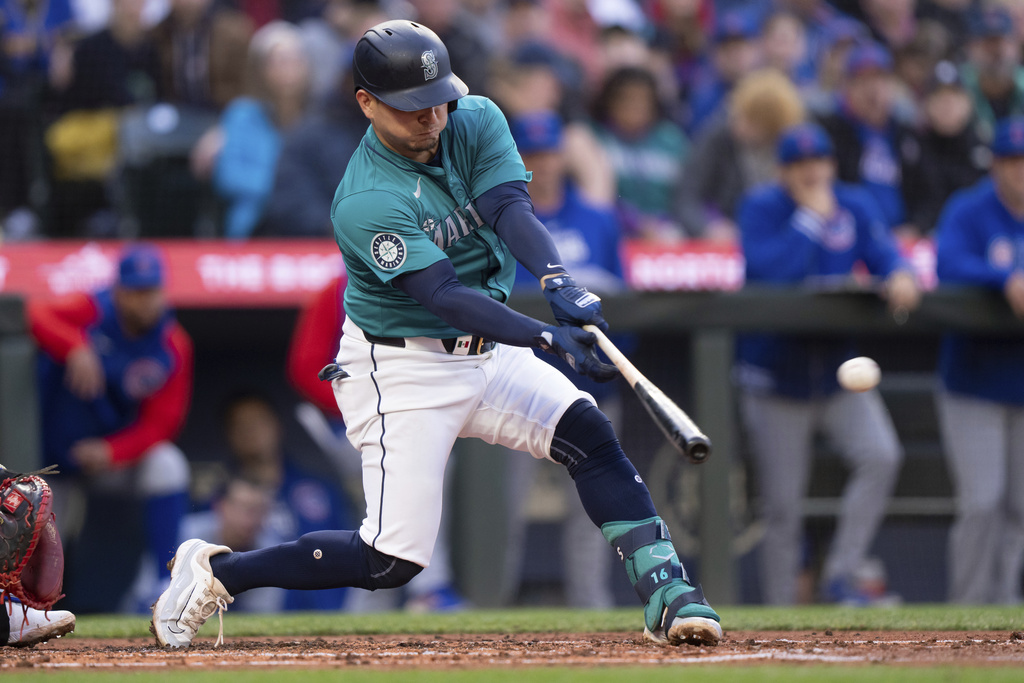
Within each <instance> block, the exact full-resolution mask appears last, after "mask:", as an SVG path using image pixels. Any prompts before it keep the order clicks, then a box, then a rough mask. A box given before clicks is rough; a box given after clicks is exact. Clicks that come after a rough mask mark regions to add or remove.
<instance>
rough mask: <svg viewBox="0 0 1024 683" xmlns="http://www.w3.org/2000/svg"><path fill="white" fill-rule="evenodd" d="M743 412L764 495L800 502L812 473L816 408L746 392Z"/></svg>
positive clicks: (781, 500)
mask: <svg viewBox="0 0 1024 683" xmlns="http://www.w3.org/2000/svg"><path fill="white" fill-rule="evenodd" d="M740 414H741V416H742V418H743V424H744V426H745V428H746V429H745V431H746V436H747V441H748V443H749V445H750V451H751V453H752V454H753V456H754V461H755V463H756V465H757V480H758V483H759V488H760V490H761V494H762V496H763V497H764V498H765V499H766V501H770V502H773V503H777V504H778V503H786V502H792V503H794V504H798V503H799V501H800V500H802V498H803V495H804V492H805V490H806V488H807V480H808V477H809V475H810V468H811V454H812V453H811V436H812V434H813V432H814V427H815V421H816V419H817V413H816V411H815V410H814V407H813V406H812V405H811V404H810V402H809V401H801V400H794V399H789V398H785V397H781V396H776V395H773V394H765V393H761V392H753V391H744V392H743V393H742V394H741V395H740Z"/></svg>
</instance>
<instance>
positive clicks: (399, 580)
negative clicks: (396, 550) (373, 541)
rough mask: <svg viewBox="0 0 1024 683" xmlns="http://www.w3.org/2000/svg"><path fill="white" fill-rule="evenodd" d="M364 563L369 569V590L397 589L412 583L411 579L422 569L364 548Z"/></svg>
mask: <svg viewBox="0 0 1024 683" xmlns="http://www.w3.org/2000/svg"><path fill="white" fill-rule="evenodd" d="M364 547H365V550H366V555H365V557H366V563H367V566H368V569H369V572H368V584H369V585H367V586H366V588H368V589H369V590H372V591H373V590H377V589H378V588H398V587H399V586H404V585H405V584H407V583H409V582H410V581H412V579H413V577H414V576H416V575H417V574H419V573H420V572H421V571H423V567H421V566H420V565H418V564H416V563H415V562H410V561H409V560H403V559H401V558H398V557H395V556H393V555H386V554H384V553H382V552H380V551H379V550H377V549H375V548H371V547H370V546H368V545H367V546H364Z"/></svg>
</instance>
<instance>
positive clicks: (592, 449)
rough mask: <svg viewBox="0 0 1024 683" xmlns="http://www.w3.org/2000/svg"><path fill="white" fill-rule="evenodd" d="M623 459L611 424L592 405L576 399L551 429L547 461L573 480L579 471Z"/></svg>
mask: <svg viewBox="0 0 1024 683" xmlns="http://www.w3.org/2000/svg"><path fill="white" fill-rule="evenodd" d="M619 457H622V458H625V454H624V453H623V452H622V447H621V446H620V445H619V439H618V437H616V436H615V429H614V428H613V427H612V423H611V421H610V420H609V419H608V418H607V417H606V416H605V414H604V413H602V412H601V410H600V409H599V408H598V407H597V406H596V405H594V404H593V403H592V402H590V401H588V400H586V399H580V400H578V401H576V402H575V403H573V404H572V405H571V406H569V409H568V410H566V411H565V414H564V415H562V419H560V420H559V421H558V425H557V426H556V427H555V435H554V438H552V440H551V459H552V460H554V461H555V462H559V463H561V464H563V465H565V467H566V469H568V470H569V474H570V475H571V476H572V477H573V478H574V479H575V478H576V475H577V474H578V473H579V472H580V471H581V470H586V469H590V468H592V467H598V466H601V465H603V464H606V463H608V462H611V461H612V460H614V459H617V458H619Z"/></svg>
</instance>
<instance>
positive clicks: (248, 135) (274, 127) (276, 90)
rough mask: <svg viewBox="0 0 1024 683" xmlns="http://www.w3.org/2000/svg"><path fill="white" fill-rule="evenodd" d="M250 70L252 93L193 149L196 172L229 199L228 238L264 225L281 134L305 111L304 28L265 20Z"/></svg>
mask: <svg viewBox="0 0 1024 683" xmlns="http://www.w3.org/2000/svg"><path fill="white" fill-rule="evenodd" d="M246 71H247V74H248V88H247V90H248V92H249V94H248V95H247V96H244V97H239V98H238V99H236V100H234V101H232V102H231V104H230V105H228V107H227V109H225V110H224V114H223V115H222V116H221V119H220V122H219V124H218V125H217V126H216V127H215V128H213V129H211V130H210V131H208V132H207V133H206V134H205V135H203V137H202V138H201V139H200V140H199V142H198V143H197V144H196V147H195V149H194V150H193V152H192V169H193V172H194V173H195V175H196V177H198V178H201V179H209V180H210V181H211V183H212V185H213V189H214V191H215V192H216V194H217V195H218V196H219V197H220V198H221V199H222V200H223V201H224V202H225V215H224V235H225V236H226V237H228V238H230V239H244V238H247V237H250V236H251V235H252V234H253V232H254V231H256V230H257V228H258V227H259V226H260V223H261V221H262V220H263V211H264V207H265V206H266V203H267V200H268V199H269V198H270V193H271V192H272V190H273V187H274V176H275V174H276V172H277V160H278V157H279V156H280V154H281V144H282V135H283V134H284V133H285V132H286V131H288V130H289V129H290V128H293V127H294V126H295V125H296V123H298V121H299V119H300V118H301V117H302V115H303V114H304V112H305V111H306V105H307V102H308V98H309V83H310V64H309V60H308V58H307V57H306V53H305V51H304V50H303V47H302V34H301V33H300V32H299V30H298V29H297V28H296V27H295V26H294V25H293V24H289V23H286V22H283V21H278V22H274V23H271V24H267V25H266V26H264V27H263V28H261V29H260V30H259V31H257V32H256V35H254V36H253V39H252V42H251V43H250V45H249V55H248V59H247V64H246ZM339 179H340V178H339Z"/></svg>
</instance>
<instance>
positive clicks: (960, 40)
mask: <svg viewBox="0 0 1024 683" xmlns="http://www.w3.org/2000/svg"><path fill="white" fill-rule="evenodd" d="M984 1H985V0H923V1H922V2H921V3H920V4H919V6H918V12H917V14H918V17H920V19H921V20H922V22H934V23H936V24H938V25H939V26H941V27H942V28H943V30H944V31H945V32H946V35H947V36H948V40H949V46H950V53H949V54H947V55H946V57H949V58H952V59H956V60H959V59H960V58H961V57H962V55H961V54H960V50H962V48H963V46H964V45H965V44H966V43H967V37H968V35H967V31H968V22H969V19H970V15H971V13H972V12H976V11H978V10H979V9H980V8H981V6H982V4H983V2H984ZM1011 1H1012V2H1014V3H1016V0H1011Z"/></svg>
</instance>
